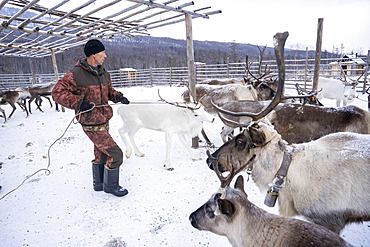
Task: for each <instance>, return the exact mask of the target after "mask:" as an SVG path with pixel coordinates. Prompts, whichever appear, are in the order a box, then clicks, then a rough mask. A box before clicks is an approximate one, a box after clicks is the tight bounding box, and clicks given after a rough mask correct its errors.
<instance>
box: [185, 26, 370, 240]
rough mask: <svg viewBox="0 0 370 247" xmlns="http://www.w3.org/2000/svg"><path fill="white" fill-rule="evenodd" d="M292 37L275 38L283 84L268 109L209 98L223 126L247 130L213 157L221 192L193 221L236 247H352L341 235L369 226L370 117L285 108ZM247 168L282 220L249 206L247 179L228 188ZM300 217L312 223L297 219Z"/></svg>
mask: <svg viewBox="0 0 370 247" xmlns="http://www.w3.org/2000/svg"><path fill="white" fill-rule="evenodd" d="M287 36H288V33H287V32H286V33H277V34H276V35H275V41H276V46H275V55H276V59H277V63H278V72H279V76H278V77H279V78H278V85H277V89H276V94H275V95H274V97H273V99H272V100H270V101H269V103H268V104H263V103H262V104H257V106H256V105H255V106H253V107H251V106H250V102H247V101H239V102H238V101H235V102H234V104H229V103H228V102H225V103H221V104H217V102H216V101H215V100H213V99H212V98H211V99H210V104H211V105H212V106H213V108H214V109H215V110H216V111H217V113H218V115H219V116H220V118H221V120H222V121H223V123H225V124H226V125H227V126H229V128H231V129H233V128H238V127H242V130H241V132H240V133H239V134H237V135H235V136H233V137H232V138H225V143H224V144H223V145H222V146H221V147H219V148H218V149H217V150H216V151H215V152H213V153H210V152H209V151H207V155H208V159H207V164H208V166H209V168H210V169H212V170H214V171H215V172H216V174H217V176H218V178H219V179H220V182H221V187H220V189H219V191H218V192H217V193H215V194H214V195H212V197H211V198H210V199H209V200H208V201H207V202H206V203H205V204H204V205H202V206H201V207H200V208H199V209H197V210H196V211H194V212H193V213H192V214H191V215H190V217H189V220H190V222H191V224H192V226H193V227H195V228H197V229H199V230H206V231H211V232H213V233H216V234H218V235H222V236H226V237H227V238H228V240H229V242H230V243H231V244H232V245H233V246H351V245H350V244H349V243H347V242H346V241H345V240H344V239H342V238H341V237H340V235H339V233H340V232H341V230H342V229H343V228H344V227H345V226H346V225H347V224H351V223H361V222H364V221H369V220H370V207H369V205H370V197H369V196H368V193H369V192H370V182H369V181H370V180H369V178H368V174H369V172H370V149H369V147H370V135H369V134H370V113H369V112H368V111H366V110H363V109H360V108H358V107H355V106H343V107H340V108H332V107H323V106H317V105H311V104H307V105H304V106H302V105H303V104H292V103H282V102H284V101H286V100H289V99H291V98H295V96H285V95H284V89H283V88H284V80H285V65H284V62H283V57H284V44H285V40H286V38H287ZM315 93H316V92H314V93H313V94H310V95H306V96H307V97H309V98H312V96H314V95H315ZM304 97H305V96H303V97H302V95H301V96H299V97H298V98H304ZM242 170H246V171H247V172H248V173H249V174H250V175H251V177H252V179H253V181H254V182H255V184H256V185H257V187H258V188H259V189H260V191H262V192H264V193H266V197H265V205H267V206H270V207H272V206H274V205H275V202H276V200H277V201H278V205H279V215H274V214H270V213H268V212H266V211H265V210H263V209H261V208H258V207H257V206H255V205H253V204H252V203H251V202H250V201H249V200H248V198H247V193H246V192H245V190H244V181H243V177H242V176H239V177H238V178H237V180H236V182H235V186H234V188H231V187H230V183H231V181H232V179H233V177H234V176H235V175H236V174H238V173H239V172H240V171H242ZM298 215H300V216H304V217H305V218H306V219H307V220H309V221H302V220H298V219H295V218H292V217H293V216H298Z"/></svg>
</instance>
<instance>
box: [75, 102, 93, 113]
mask: <svg viewBox="0 0 370 247" xmlns="http://www.w3.org/2000/svg"><path fill="white" fill-rule="evenodd" d="M92 108H93V105H92V104H90V102H88V101H86V100H81V101H80V103H79V104H78V110H80V111H87V110H90V109H92Z"/></svg>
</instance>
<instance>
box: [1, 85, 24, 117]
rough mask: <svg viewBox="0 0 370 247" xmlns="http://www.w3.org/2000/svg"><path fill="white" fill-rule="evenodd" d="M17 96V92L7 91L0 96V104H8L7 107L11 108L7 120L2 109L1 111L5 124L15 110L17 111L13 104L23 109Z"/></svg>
mask: <svg viewBox="0 0 370 247" xmlns="http://www.w3.org/2000/svg"><path fill="white" fill-rule="evenodd" d="M19 96H20V94H19V92H17V91H14V90H8V91H5V92H3V93H1V94H0V97H1V101H0V104H1V105H5V104H8V103H9V105H11V107H12V108H13V110H12V112H11V113H10V115H9V117H8V118H6V115H5V111H4V110H3V109H2V110H1V112H2V113H3V117H4V118H5V122H6V121H7V119H9V118H11V117H12V116H13V114H14V112H15V110H16V109H17V108H16V106H15V103H17V104H18V105H19V106H20V107H21V108H22V109H25V105H24V104H23V103H22V101H20V100H19ZM25 111H26V114H27V117H28V111H27V109H25Z"/></svg>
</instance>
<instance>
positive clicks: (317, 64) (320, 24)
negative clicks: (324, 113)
mask: <svg viewBox="0 0 370 247" xmlns="http://www.w3.org/2000/svg"><path fill="white" fill-rule="evenodd" d="M323 22H324V18H319V21H318V24H317V40H316V57H315V70H314V75H313V83H312V92H315V91H316V90H317V87H318V83H319V73H320V60H321V45H322V28H323Z"/></svg>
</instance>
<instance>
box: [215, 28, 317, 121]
mask: <svg viewBox="0 0 370 247" xmlns="http://www.w3.org/2000/svg"><path fill="white" fill-rule="evenodd" d="M288 36H289V33H288V32H284V33H277V34H275V36H274V40H275V56H276V63H277V66H278V72H279V78H278V80H279V81H278V87H277V90H276V95H275V97H274V98H273V99H272V101H271V103H270V104H269V105H268V106H267V107H266V108H265V109H264V110H262V111H261V112H259V113H252V112H232V111H228V110H225V109H222V108H220V107H219V106H217V105H216V104H215V103H214V102H213V101H212V100H211V104H212V105H213V107H215V108H216V109H217V110H218V111H220V112H222V113H225V114H229V115H231V116H236V117H251V118H252V120H253V121H257V120H258V119H261V118H263V117H265V116H266V115H267V114H269V113H270V112H271V111H272V110H273V109H274V108H275V107H276V106H277V105H278V104H279V103H280V102H282V101H284V100H287V99H294V98H309V97H312V96H314V95H316V94H317V91H315V92H314V93H312V94H309V95H298V96H285V95H283V91H284V82H285V64H284V46H285V41H286V39H287V38H288Z"/></svg>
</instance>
